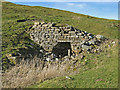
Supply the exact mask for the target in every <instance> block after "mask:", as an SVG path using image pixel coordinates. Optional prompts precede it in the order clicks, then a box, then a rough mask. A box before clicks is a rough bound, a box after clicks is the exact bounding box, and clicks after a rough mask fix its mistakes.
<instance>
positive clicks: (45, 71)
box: [2, 57, 69, 88]
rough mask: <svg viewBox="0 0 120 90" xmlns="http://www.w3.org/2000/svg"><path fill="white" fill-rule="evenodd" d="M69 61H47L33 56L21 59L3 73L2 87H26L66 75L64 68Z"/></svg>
mask: <svg viewBox="0 0 120 90" xmlns="http://www.w3.org/2000/svg"><path fill="white" fill-rule="evenodd" d="M68 64H69V63H66V64H65V63H60V62H58V61H55V62H52V63H49V62H45V61H42V60H41V59H39V58H37V57H35V58H34V59H33V60H31V61H30V60H24V59H23V60H22V61H21V63H19V64H17V65H16V66H14V67H13V68H11V69H10V70H8V71H6V72H5V73H3V77H2V85H3V88H18V87H26V86H28V85H31V84H35V83H36V82H38V83H39V82H42V81H44V80H46V79H51V78H54V77H57V76H64V75H68V74H69V73H68V72H67V71H66V68H67V67H68V66H69V65H68Z"/></svg>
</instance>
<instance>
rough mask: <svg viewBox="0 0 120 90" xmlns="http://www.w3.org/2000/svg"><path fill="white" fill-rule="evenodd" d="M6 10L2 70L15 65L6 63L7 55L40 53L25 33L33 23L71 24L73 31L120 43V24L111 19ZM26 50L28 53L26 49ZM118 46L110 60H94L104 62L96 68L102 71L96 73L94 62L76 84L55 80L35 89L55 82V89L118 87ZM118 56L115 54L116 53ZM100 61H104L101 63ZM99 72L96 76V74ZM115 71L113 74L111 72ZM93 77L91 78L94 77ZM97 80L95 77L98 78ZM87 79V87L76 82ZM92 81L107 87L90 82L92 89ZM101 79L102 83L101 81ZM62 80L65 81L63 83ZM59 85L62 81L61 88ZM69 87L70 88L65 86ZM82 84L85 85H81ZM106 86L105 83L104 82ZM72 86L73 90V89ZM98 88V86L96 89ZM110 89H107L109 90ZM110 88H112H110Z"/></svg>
mask: <svg viewBox="0 0 120 90" xmlns="http://www.w3.org/2000/svg"><path fill="white" fill-rule="evenodd" d="M2 4H3V10H2V55H3V61H2V62H3V69H6V68H9V66H10V65H14V64H15V62H14V61H12V60H11V61H10V60H7V58H6V54H8V53H14V54H15V53H18V52H20V49H21V48H22V49H25V50H26V51H27V52H26V53H32V52H33V50H34V52H37V51H36V50H37V49H38V48H39V47H38V46H37V45H36V44H35V43H34V42H33V41H31V40H30V37H29V35H28V34H27V33H26V31H27V30H28V29H29V28H30V27H31V25H32V24H33V21H34V20H37V21H45V22H57V23H63V24H69V25H71V26H73V27H76V28H78V29H80V30H84V31H87V32H90V33H93V34H101V35H104V36H105V37H107V38H110V39H112V40H114V41H116V42H117V38H118V21H117V20H108V19H100V18H95V17H91V16H87V15H82V14H76V13H72V12H68V11H63V10H57V9H51V8H45V7H38V6H36V7H35V6H23V5H16V4H13V3H9V2H3V3H2ZM31 44H34V49H31V48H30V46H31ZM26 48H27V49H26ZM117 49H118V48H117V45H116V46H114V47H111V51H109V50H108V52H109V53H110V54H109V55H110V56H111V58H106V57H107V55H108V53H102V54H101V56H99V55H98V56H97V55H94V56H92V58H90V59H91V60H92V59H95V58H96V60H95V61H96V62H101V61H103V62H102V64H99V63H98V64H97V65H96V66H98V67H100V68H97V69H95V70H94V69H93V68H95V67H92V66H94V64H93V62H91V63H89V64H88V65H87V66H85V67H84V68H89V69H88V70H87V71H85V73H84V71H83V70H81V72H82V73H80V74H78V75H76V76H72V77H73V78H74V79H75V80H74V84H73V82H72V81H69V80H65V82H64V81H63V80H64V77H62V78H58V79H53V80H51V81H48V82H47V81H46V82H44V83H42V84H41V85H40V86H39V85H38V86H35V87H41V86H42V87H53V84H54V83H53V84H50V82H55V84H56V85H55V87H81V88H82V87H117V59H118V58H117V57H118V56H117V55H118V54H117ZM113 52H115V53H113ZM100 60H101V61H100ZM97 71H98V72H99V71H100V72H99V73H97V74H96V72H97ZM111 71H112V72H111ZM91 73H92V74H91ZM96 75H97V76H98V77H95V76H96ZM78 77H79V79H81V78H86V79H85V80H84V83H83V82H81V81H78V80H77V78H78ZM88 77H89V81H91V78H94V79H93V80H96V79H101V77H103V78H102V79H103V80H105V81H106V82H105V83H106V84H105V85H103V84H102V86H100V84H99V85H95V82H94V81H93V82H94V83H93V82H91V84H92V85H93V86H90V85H91V84H90V85H86V83H87V82H88V79H87V78H88ZM113 77H114V78H113ZM102 79H101V80H102ZM61 80H62V81H61ZM58 81H61V82H60V84H61V85H59V84H57V83H59V82H58ZM64 83H67V84H64ZM81 83H82V84H81ZM102 83H104V81H103V82H102ZM71 84H73V86H71ZM88 84H89V83H88ZM57 85H58V86H57ZM79 85H81V86H79ZM94 85H95V86H94ZM106 85H107V86H106ZM110 85H111V86H110Z"/></svg>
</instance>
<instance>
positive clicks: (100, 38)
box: [96, 35, 105, 40]
mask: <svg viewBox="0 0 120 90" xmlns="http://www.w3.org/2000/svg"><path fill="white" fill-rule="evenodd" d="M96 38H97V39H98V40H104V39H105V37H104V36H102V35H96Z"/></svg>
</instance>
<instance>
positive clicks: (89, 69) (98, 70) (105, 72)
mask: <svg viewBox="0 0 120 90" xmlns="http://www.w3.org/2000/svg"><path fill="white" fill-rule="evenodd" d="M87 58H88V59H89V62H88V64H87V65H85V66H84V67H82V68H80V70H79V73H78V74H76V75H70V77H71V78H72V79H66V78H65V76H63V77H57V78H54V79H51V80H47V81H44V82H43V83H39V84H36V85H32V86H29V88H117V87H118V49H117V46H114V47H111V49H109V50H107V51H105V52H101V54H100V55H89V56H88V57H87Z"/></svg>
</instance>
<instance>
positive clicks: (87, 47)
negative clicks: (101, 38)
mask: <svg viewBox="0 0 120 90" xmlns="http://www.w3.org/2000/svg"><path fill="white" fill-rule="evenodd" d="M82 49H83V50H88V49H91V46H87V45H82Z"/></svg>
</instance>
